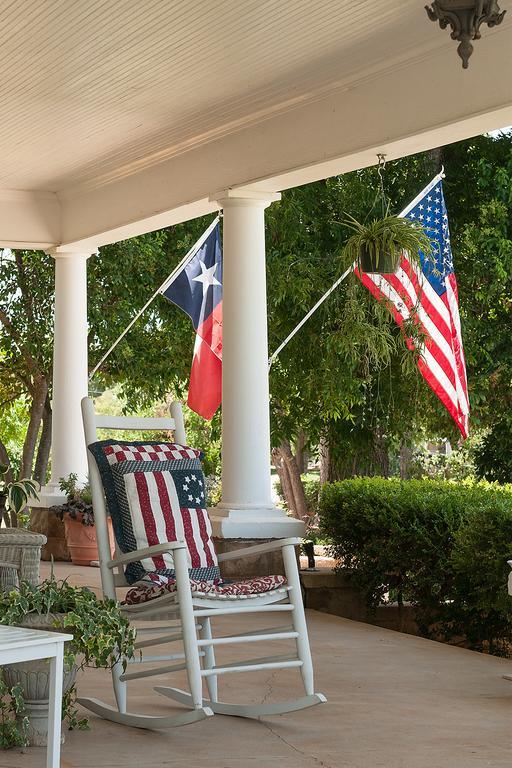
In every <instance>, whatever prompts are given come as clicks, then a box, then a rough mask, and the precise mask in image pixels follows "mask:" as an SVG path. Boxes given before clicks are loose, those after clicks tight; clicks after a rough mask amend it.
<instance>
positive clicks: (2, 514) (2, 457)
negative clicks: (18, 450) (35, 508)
mask: <svg viewBox="0 0 512 768" xmlns="http://www.w3.org/2000/svg"><path fill="white" fill-rule="evenodd" d="M0 464H5V465H6V466H7V467H8V469H7V472H6V473H5V475H3V478H2V479H3V481H4V482H5V483H12V481H13V480H14V477H13V474H12V468H11V462H10V461H9V454H8V453H7V448H6V447H5V445H4V444H3V443H2V441H1V440H0ZM2 520H3V521H4V522H5V525H6V526H10V524H11V519H10V517H9V513H8V512H7V511H6V509H5V496H3V494H2V498H1V499H0V525H1V524H2Z"/></svg>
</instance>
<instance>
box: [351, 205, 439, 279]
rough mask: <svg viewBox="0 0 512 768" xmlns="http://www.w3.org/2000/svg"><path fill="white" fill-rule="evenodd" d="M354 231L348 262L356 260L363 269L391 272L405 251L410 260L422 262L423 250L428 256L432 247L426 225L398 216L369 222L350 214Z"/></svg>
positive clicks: (381, 272)
mask: <svg viewBox="0 0 512 768" xmlns="http://www.w3.org/2000/svg"><path fill="white" fill-rule="evenodd" d="M345 224H346V226H347V227H349V228H350V229H352V230H353V234H352V235H351V236H350V237H349V239H348V240H347V242H346V244H345V248H344V257H345V259H346V261H347V263H349V264H352V263H356V265H357V267H358V268H359V269H360V271H361V272H373V273H379V274H392V273H394V272H396V270H397V269H398V266H399V264H400V259H401V257H402V254H403V253H404V252H406V253H407V257H408V260H409V262H410V263H412V264H415V263H419V258H420V257H419V253H420V251H421V252H422V253H423V254H424V255H425V256H428V255H429V254H430V253H431V250H432V246H431V243H430V239H429V237H428V235H427V234H426V232H425V230H424V229H423V227H422V226H421V225H419V224H416V223H414V222H411V221H409V219H405V218H399V217H398V216H384V217H383V218H381V219H373V221H370V222H369V223H367V224H361V222H359V221H357V219H354V218H353V217H352V216H350V217H347V219H346V221H345Z"/></svg>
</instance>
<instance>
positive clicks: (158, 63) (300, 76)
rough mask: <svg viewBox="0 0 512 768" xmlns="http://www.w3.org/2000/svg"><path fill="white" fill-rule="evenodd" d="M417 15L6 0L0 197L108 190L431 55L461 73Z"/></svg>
mask: <svg viewBox="0 0 512 768" xmlns="http://www.w3.org/2000/svg"><path fill="white" fill-rule="evenodd" d="M423 5H424V4H423V2H416V0H360V2H357V1H355V0H217V1H216V2H213V1H212V0H108V1H107V0H43V1H41V0H3V2H2V5H1V10H0V52H1V54H0V55H1V65H0V67H1V70H0V71H1V81H0V82H1V87H0V114H1V118H0V158H1V159H0V189H11V190H13V189H17V190H40V191H49V192H61V191H63V190H67V189H72V188H74V187H77V186H80V185H84V184H88V183H94V182H95V181H98V180H101V179H107V180H109V179H114V180H115V179H117V178H121V177H123V176H126V175H130V174H131V173H133V172H135V171H137V170H140V169H141V168H144V167H146V166H149V165H151V164H155V163H158V162H160V161H161V160H162V159H166V158H168V157H171V156H173V155H176V154H179V153H183V152H186V151H187V150H189V149H191V148H195V147H197V146H199V145H201V144H204V143H207V142H209V141H211V140H213V139H216V138H218V137H219V136H226V135H229V134H230V133H233V132H235V131H236V130H239V129H240V127H244V126H247V125H251V124H255V123H257V122H262V121H265V120H266V119H268V118H269V117H271V116H273V115H275V114H276V113H279V112H282V111H285V110H287V109H290V108H292V107H293V106H295V105H297V104H301V103H304V102H307V101H311V100H314V99H315V98H319V97H320V96H321V95H322V94H324V93H325V92H326V91H328V90H329V89H330V88H335V87H336V88H340V87H345V88H350V87H353V84H354V83H358V82H361V80H364V78H368V77H371V76H372V74H375V73H376V72H379V71H380V70H382V69H386V68H389V67H391V66H394V65H395V64H396V65H398V63H400V65H401V66H404V64H405V63H406V62H407V61H408V60H409V59H411V60H412V59H414V60H418V57H421V56H426V55H428V53H429V52H431V51H432V49H433V48H434V49H435V48H436V47H438V48H439V47H449V46H451V47H452V49H453V58H454V62H453V66H454V67H456V66H459V63H458V61H457V60H456V51H455V44H454V43H453V42H452V41H450V40H449V35H448V33H447V32H441V31H440V30H439V29H438V28H437V26H436V25H434V24H432V23H431V22H429V21H428V19H427V17H426V14H425V11H424V8H423ZM485 34H486V35H487V34H489V32H488V31H487V30H486V31H485ZM477 46H478V44H477ZM477 57H478V47H477V50H476V53H475V60H476V58H477Z"/></svg>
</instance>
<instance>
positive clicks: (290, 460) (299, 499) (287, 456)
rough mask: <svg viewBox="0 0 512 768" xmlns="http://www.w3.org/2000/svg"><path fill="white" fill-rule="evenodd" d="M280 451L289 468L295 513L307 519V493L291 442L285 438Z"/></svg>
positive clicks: (300, 518)
mask: <svg viewBox="0 0 512 768" xmlns="http://www.w3.org/2000/svg"><path fill="white" fill-rule="evenodd" d="M278 451H279V453H280V454H281V457H282V459H283V464H284V466H285V467H286V469H287V470H288V478H289V480H290V486H291V492H292V494H293V512H294V515H295V517H297V518H298V519H299V520H307V519H308V517H309V515H308V505H307V503H306V494H305V493H304V486H303V485H302V480H301V477H300V472H299V468H298V466H297V462H296V461H295V456H294V455H293V453H292V449H291V446H290V443H289V442H288V441H287V440H283V442H282V443H281V445H280V446H279V448H278Z"/></svg>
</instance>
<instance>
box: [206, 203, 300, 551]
mask: <svg viewBox="0 0 512 768" xmlns="http://www.w3.org/2000/svg"><path fill="white" fill-rule="evenodd" d="M279 198H280V195H278V194H269V193H261V192H256V191H252V192H247V191H245V190H244V191H243V192H242V191H233V190H229V191H227V192H224V193H220V194H218V195H215V196H214V198H213V199H215V200H216V201H217V202H218V203H219V205H220V206H221V207H222V208H223V212H224V219H223V305H222V306H223V310H222V313H223V322H222V500H221V502H220V504H219V505H218V506H217V507H215V509H213V510H212V511H211V520H212V525H213V530H214V535H216V536H221V537H223V538H248V539H251V538H278V537H281V536H294V535H301V534H302V533H303V524H302V523H300V522H298V521H297V520H293V519H291V518H288V517H287V516H286V514H285V513H284V512H283V510H281V509H277V508H275V507H274V505H273V503H272V496H271V481H270V416H269V380H268V343H267V292H266V275H265V213H264V212H265V208H266V207H267V206H268V205H270V203H271V202H272V201H274V200H279Z"/></svg>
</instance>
